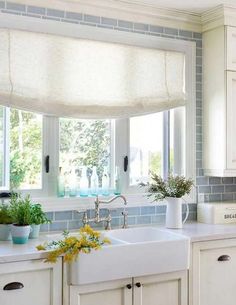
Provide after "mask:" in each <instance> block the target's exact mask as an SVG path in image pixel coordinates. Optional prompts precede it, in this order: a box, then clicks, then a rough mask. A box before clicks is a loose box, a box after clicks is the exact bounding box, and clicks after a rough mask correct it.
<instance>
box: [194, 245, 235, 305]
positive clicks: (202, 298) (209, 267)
mask: <svg viewBox="0 0 236 305" xmlns="http://www.w3.org/2000/svg"><path fill="white" fill-rule="evenodd" d="M235 270H236V241H235V240H231V241H227V240H226V241H218V242H208V243H197V244H196V245H195V246H194V248H193V271H192V274H191V281H190V283H191V290H190V294H191V297H190V300H191V301H190V305H192V304H193V305H233V304H235V300H236V289H235V288H236V273H235Z"/></svg>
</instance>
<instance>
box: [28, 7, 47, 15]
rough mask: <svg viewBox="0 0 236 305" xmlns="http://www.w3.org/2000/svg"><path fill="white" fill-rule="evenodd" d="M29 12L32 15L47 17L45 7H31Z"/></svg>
mask: <svg viewBox="0 0 236 305" xmlns="http://www.w3.org/2000/svg"><path fill="white" fill-rule="evenodd" d="M27 12H28V13H31V14H38V15H45V13H46V9H45V8H43V7H39V6H32V5H29V6H28V7H27Z"/></svg>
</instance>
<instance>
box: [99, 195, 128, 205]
mask: <svg viewBox="0 0 236 305" xmlns="http://www.w3.org/2000/svg"><path fill="white" fill-rule="evenodd" d="M118 198H121V199H123V201H124V205H127V200H126V198H125V196H123V195H117V196H114V197H112V198H111V199H109V200H99V203H111V202H113V201H115V200H116V199H118ZM97 200H98V198H96V201H97Z"/></svg>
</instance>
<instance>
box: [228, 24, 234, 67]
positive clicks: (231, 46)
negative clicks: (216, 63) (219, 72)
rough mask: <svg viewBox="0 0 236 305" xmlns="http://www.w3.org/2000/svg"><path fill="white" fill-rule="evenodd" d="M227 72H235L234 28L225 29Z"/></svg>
mask: <svg viewBox="0 0 236 305" xmlns="http://www.w3.org/2000/svg"><path fill="white" fill-rule="evenodd" d="M226 60H227V70H230V71H236V27H231V26H227V27H226Z"/></svg>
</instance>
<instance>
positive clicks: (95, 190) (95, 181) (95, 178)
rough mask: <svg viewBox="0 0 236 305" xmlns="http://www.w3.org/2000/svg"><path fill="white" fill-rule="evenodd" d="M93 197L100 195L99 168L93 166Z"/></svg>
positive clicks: (91, 190)
mask: <svg viewBox="0 0 236 305" xmlns="http://www.w3.org/2000/svg"><path fill="white" fill-rule="evenodd" d="M90 192H91V195H92V196H97V195H98V175H97V167H96V166H93V172H92V176H91V189H90Z"/></svg>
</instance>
